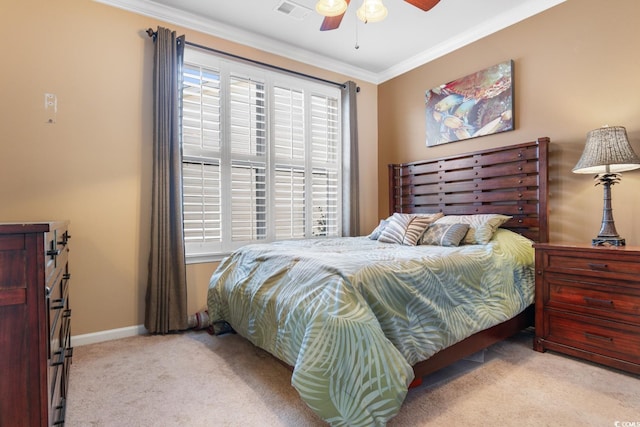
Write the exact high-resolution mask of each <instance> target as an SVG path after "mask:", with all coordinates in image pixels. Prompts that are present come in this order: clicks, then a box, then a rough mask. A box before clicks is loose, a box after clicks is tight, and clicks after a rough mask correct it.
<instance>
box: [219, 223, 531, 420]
mask: <svg viewBox="0 0 640 427" xmlns="http://www.w3.org/2000/svg"><path fill="white" fill-rule="evenodd" d="M531 243H532V242H531V241H529V240H527V239H525V238H524V237H522V236H519V235H517V234H515V233H512V232H510V231H508V230H503V229H499V230H498V231H497V232H496V233H495V235H494V237H493V239H492V240H491V241H490V242H489V243H488V244H486V245H463V246H460V247H454V248H445V247H439V246H403V245H397V244H389V243H380V242H378V241H374V240H370V239H368V238H366V237H348V238H336V239H312V240H294V241H282V242H276V243H270V244H255V245H248V246H245V247H243V248H241V249H239V250H238V251H236V252H234V253H233V254H232V255H230V256H229V257H227V258H226V259H225V260H224V261H223V262H222V263H221V264H220V266H219V267H218V269H217V270H216V271H215V272H214V274H213V275H212V277H211V283H210V286H209V290H208V295H207V304H208V311H209V317H210V320H211V322H212V323H214V322H219V321H225V322H228V323H229V324H230V325H231V326H232V327H233V328H234V330H235V331H236V332H237V333H239V334H240V335H242V336H244V337H245V338H247V339H248V340H250V341H251V342H252V343H253V344H255V345H256V346H258V347H261V348H263V349H265V350H266V351H268V352H270V353H271V354H273V355H274V356H275V357H277V358H279V359H280V360H282V361H284V362H286V363H287V364H289V365H290V366H292V367H293V374H292V378H291V382H292V385H293V386H294V387H295V388H296V390H297V391H298V393H299V394H300V396H301V397H302V399H303V400H304V401H305V402H306V403H307V404H308V405H309V406H310V407H311V408H312V409H313V410H314V411H315V412H316V413H317V414H318V415H319V416H320V417H322V418H323V419H324V420H326V421H327V422H328V423H329V424H331V425H336V426H372V425H385V424H386V422H387V421H388V420H389V419H390V418H391V417H393V416H394V415H395V414H396V413H397V412H398V410H399V408H400V406H401V404H402V402H403V400H404V398H405V395H406V393H407V388H408V385H409V384H410V382H411V381H412V379H413V370H412V365H413V364H415V363H417V362H419V361H422V360H425V359H427V358H429V357H430V356H431V355H433V354H435V353H436V352H438V351H439V350H441V349H443V348H445V347H447V346H450V345H452V344H455V343H456V342H458V341H460V340H462V339H464V338H466V337H468V336H470V335H472V334H473V333H475V332H478V331H481V330H484V329H486V328H489V327H491V326H494V325H496V324H498V323H501V322H503V321H505V320H508V319H510V318H512V317H514V316H515V315H516V314H518V313H520V312H521V311H523V310H524V309H525V308H526V307H527V306H529V305H530V304H531V303H532V302H533V294H534V274H533V259H534V254H533V249H532V247H531Z"/></svg>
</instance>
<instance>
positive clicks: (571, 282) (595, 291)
mask: <svg viewBox="0 0 640 427" xmlns="http://www.w3.org/2000/svg"><path fill="white" fill-rule="evenodd" d="M544 286H545V288H546V289H545V305H546V306H548V307H553V308H562V309H565V310H570V311H579V312H582V313H587V314H592V315H595V316H601V317H607V318H611V319H617V320H622V321H627V322H630V323H636V324H640V287H639V288H638V289H637V290H636V289H633V288H620V287H617V286H612V285H610V284H609V283H598V282H596V281H595V279H587V280H581V278H576V277H572V276H568V275H562V274H548V275H547V276H546V281H545V285H544Z"/></svg>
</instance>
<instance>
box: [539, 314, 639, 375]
mask: <svg viewBox="0 0 640 427" xmlns="http://www.w3.org/2000/svg"><path fill="white" fill-rule="evenodd" d="M545 317H546V318H547V322H548V325H549V329H548V335H547V336H546V337H544V338H545V339H546V340H547V341H552V342H556V343H560V344H565V345H568V346H571V347H576V348H580V349H583V350H587V351H591V352H593V353H597V354H602V355H605V356H608V357H612V358H616V359H620V360H625V361H628V362H631V363H635V364H640V327H638V326H635V325H629V324H626V323H617V322H611V321H606V320H600V319H596V318H592V317H586V316H580V315H575V314H569V313H562V312H555V311H551V310H550V311H548V312H547V313H546V314H545Z"/></svg>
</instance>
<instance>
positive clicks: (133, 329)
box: [71, 325, 147, 347]
mask: <svg viewBox="0 0 640 427" xmlns="http://www.w3.org/2000/svg"><path fill="white" fill-rule="evenodd" d="M146 333H147V329H146V328H145V327H144V325H138V326H129V327H126V328H119V329H110V330H108V331H100V332H94V333H91V334H83V335H73V336H71V344H72V345H73V347H80V346H82V345H87V344H95V343H99V342H103V341H110V340H117V339H119V338H127V337H133V336H136V335H144V334H146Z"/></svg>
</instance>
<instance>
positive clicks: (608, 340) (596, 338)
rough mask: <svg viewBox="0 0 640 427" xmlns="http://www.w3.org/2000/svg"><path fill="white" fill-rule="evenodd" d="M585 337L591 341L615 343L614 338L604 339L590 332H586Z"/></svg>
mask: <svg viewBox="0 0 640 427" xmlns="http://www.w3.org/2000/svg"><path fill="white" fill-rule="evenodd" d="M584 337H585V338H587V339H590V340H597V341H606V342H608V343H612V342H613V338H611V337H603V336H602V335H596V334H591V333H589V332H585V333H584Z"/></svg>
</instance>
